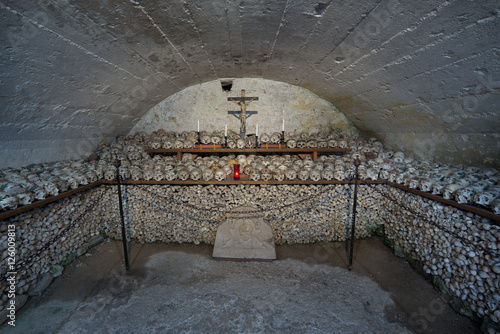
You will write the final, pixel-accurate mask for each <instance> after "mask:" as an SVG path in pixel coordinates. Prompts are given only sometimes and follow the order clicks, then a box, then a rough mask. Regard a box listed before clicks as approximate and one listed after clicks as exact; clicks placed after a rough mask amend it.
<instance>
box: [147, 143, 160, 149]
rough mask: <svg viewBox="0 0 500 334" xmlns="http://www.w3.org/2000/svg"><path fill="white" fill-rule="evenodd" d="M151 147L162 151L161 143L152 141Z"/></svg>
mask: <svg viewBox="0 0 500 334" xmlns="http://www.w3.org/2000/svg"><path fill="white" fill-rule="evenodd" d="M149 147H151V148H152V149H154V150H156V149H160V148H161V143H160V142H159V141H152V142H151V143H150V144H149Z"/></svg>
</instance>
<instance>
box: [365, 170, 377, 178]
mask: <svg viewBox="0 0 500 334" xmlns="http://www.w3.org/2000/svg"><path fill="white" fill-rule="evenodd" d="M366 177H367V178H368V179H370V180H378V169H376V168H368V169H367V170H366Z"/></svg>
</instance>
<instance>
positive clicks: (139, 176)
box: [132, 168, 142, 181]
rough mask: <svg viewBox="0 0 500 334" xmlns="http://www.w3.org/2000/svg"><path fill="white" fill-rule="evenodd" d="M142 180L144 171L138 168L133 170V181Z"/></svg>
mask: <svg viewBox="0 0 500 334" xmlns="http://www.w3.org/2000/svg"><path fill="white" fill-rule="evenodd" d="M141 179H142V170H140V169H138V168H136V169H134V170H132V180H134V181H139V180H141Z"/></svg>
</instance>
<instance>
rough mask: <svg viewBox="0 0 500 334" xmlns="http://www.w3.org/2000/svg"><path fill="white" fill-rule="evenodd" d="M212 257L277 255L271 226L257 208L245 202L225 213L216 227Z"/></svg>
mask: <svg viewBox="0 0 500 334" xmlns="http://www.w3.org/2000/svg"><path fill="white" fill-rule="evenodd" d="M213 257H214V258H216V259H222V260H263V261H270V260H275V259H276V249H275V246H274V237H273V230H272V228H271V226H269V224H267V223H266V222H264V216H263V215H262V213H260V212H259V211H258V209H256V208H253V207H249V206H245V207H239V208H236V209H234V210H233V211H232V212H230V213H228V214H227V220H226V221H225V222H224V223H222V224H221V225H220V226H219V228H218V229H217V234H216V237H215V245H214V252H213Z"/></svg>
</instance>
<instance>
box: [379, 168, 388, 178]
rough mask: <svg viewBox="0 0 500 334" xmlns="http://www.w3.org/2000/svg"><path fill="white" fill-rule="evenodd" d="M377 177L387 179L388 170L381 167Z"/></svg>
mask: <svg viewBox="0 0 500 334" xmlns="http://www.w3.org/2000/svg"><path fill="white" fill-rule="evenodd" d="M378 177H379V179H381V180H387V179H388V178H389V171H388V170H387V169H381V170H380V172H379V175H378Z"/></svg>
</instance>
